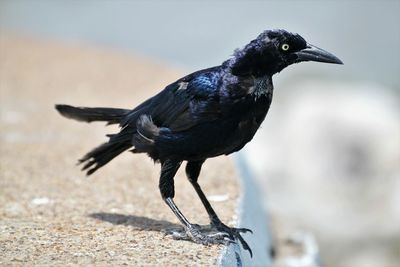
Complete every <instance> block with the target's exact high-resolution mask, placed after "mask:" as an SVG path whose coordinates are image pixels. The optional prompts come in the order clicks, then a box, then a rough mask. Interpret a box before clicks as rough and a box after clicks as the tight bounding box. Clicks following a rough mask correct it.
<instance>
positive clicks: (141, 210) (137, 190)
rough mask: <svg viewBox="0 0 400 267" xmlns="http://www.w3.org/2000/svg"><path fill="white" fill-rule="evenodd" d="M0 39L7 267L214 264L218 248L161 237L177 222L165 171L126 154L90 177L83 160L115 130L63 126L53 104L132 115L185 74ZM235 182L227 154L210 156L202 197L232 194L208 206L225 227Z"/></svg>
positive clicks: (197, 213)
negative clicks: (162, 181)
mask: <svg viewBox="0 0 400 267" xmlns="http://www.w3.org/2000/svg"><path fill="white" fill-rule="evenodd" d="M0 41H1V44H0V83H1V84H0V94H1V95H0V128H1V132H0V265H26V266H27V265H30V266H31V265H65V264H68V265H69V264H72V265H74V264H79V265H86V264H101V265H102V264H104V265H123V264H127V265H133V266H155V265H158V266H160V265H175V266H183V265H203V266H209V265H213V264H215V262H216V260H217V257H218V254H219V252H220V249H221V246H219V247H218V246H212V247H205V246H202V245H197V244H194V243H191V242H186V241H175V240H172V238H171V237H169V236H164V234H163V233H162V231H163V230H164V229H167V228H169V227H176V226H178V221H177V219H176V218H175V217H174V215H173V214H172V212H171V211H170V210H169V209H168V208H167V207H166V205H165V204H164V203H163V201H162V199H161V197H160V194H159V192H158V174H159V165H154V164H153V162H152V161H151V160H150V159H148V158H147V157H146V156H144V155H133V154H130V153H125V154H124V155H122V156H120V157H119V158H117V159H115V160H114V161H112V162H111V163H110V164H109V165H107V166H106V167H104V168H103V169H101V170H100V171H98V173H96V174H95V175H93V176H91V177H88V178H87V177H85V175H84V174H83V173H82V172H80V170H79V168H78V167H77V166H75V163H76V161H77V159H78V158H79V157H81V156H82V155H83V154H84V153H86V152H87V151H88V150H89V149H91V148H93V147H94V146H96V145H98V144H99V143H101V142H103V141H105V140H106V139H105V137H104V134H106V133H112V132H114V131H115V130H116V128H113V127H107V128H105V127H104V125H102V124H101V123H100V124H93V123H92V124H89V125H88V124H84V123H78V122H75V121H71V120H67V119H64V118H62V117H61V116H59V115H58V114H57V113H56V112H55V110H54V108H53V106H54V104H55V103H67V104H75V105H87V106H114V107H134V106H135V105H136V104H139V103H140V102H141V101H143V100H145V99H146V98H147V97H149V96H151V95H152V94H154V93H155V92H157V91H159V90H161V89H162V88H163V87H164V86H165V85H166V84H167V83H169V82H172V81H174V80H175V79H177V78H179V75H180V73H178V72H177V71H173V70H170V69H168V68H166V67H164V66H161V65H157V64H153V63H149V62H148V61H146V60H145V59H141V58H136V57H131V56H126V55H121V54H114V53H111V52H108V51H103V50H97V49H90V48H83V47H77V46H63V45H59V44H57V43H52V42H43V41H32V40H29V39H21V38H16V37H12V36H11V35H5V34H3V35H2V36H1V39H0ZM181 169H183V168H181ZM236 178H237V177H236V174H235V172H234V167H233V163H232V160H231V159H229V158H227V157H221V158H218V159H212V160H209V161H208V162H207V164H206V165H205V168H204V169H203V172H202V175H201V177H200V183H201V184H202V185H203V188H204V190H205V192H206V194H207V195H209V196H210V195H224V197H225V198H227V200H224V201H219V202H213V203H212V204H213V206H214V207H215V209H216V210H217V212H218V213H219V214H220V217H221V219H222V220H224V221H225V222H228V223H232V220H233V218H234V213H235V212H234V211H235V206H236V204H237V197H238V182H237V179H236ZM175 181H176V182H175V184H176V188H177V190H176V191H177V196H176V202H177V204H178V205H179V207H180V208H181V210H182V211H183V212H184V213H185V214H186V216H187V217H188V218H189V219H190V220H191V221H193V222H196V223H200V224H206V223H208V220H207V216H206V213H205V210H204V209H203V207H202V205H201V203H200V201H199V200H198V198H197V196H196V195H195V192H194V190H193V189H192V188H191V186H190V184H189V183H188V182H187V180H186V178H185V176H184V172H183V171H182V170H180V172H179V174H178V176H177V177H176V179H175ZM224 197H223V198H224ZM223 198H222V199H223Z"/></svg>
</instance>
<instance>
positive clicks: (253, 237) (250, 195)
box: [217, 153, 272, 267]
mask: <svg viewBox="0 0 400 267" xmlns="http://www.w3.org/2000/svg"><path fill="white" fill-rule="evenodd" d="M234 159H235V163H236V168H237V170H238V172H239V177H240V188H241V192H240V198H239V208H238V210H237V215H238V225H237V227H245V228H249V229H251V230H252V231H253V234H251V233H247V234H245V235H243V237H244V239H245V240H246V241H247V243H248V244H249V246H250V247H251V249H252V251H253V257H252V258H251V257H250V254H249V253H248V251H246V250H243V248H242V247H241V245H240V244H230V245H228V246H225V247H224V248H223V249H222V251H221V253H220V255H219V258H218V262H217V266H218V267H228V266H229V267H231V266H265V267H270V266H272V259H271V253H270V251H271V246H272V244H271V243H272V238H271V233H270V232H269V223H268V218H267V215H266V214H265V209H264V207H263V205H262V203H263V199H262V197H261V193H260V190H259V189H258V186H257V184H256V183H255V181H254V178H253V175H252V173H251V171H250V169H249V166H248V164H247V162H246V159H245V157H244V156H243V154H242V153H237V154H236V155H235V156H234Z"/></svg>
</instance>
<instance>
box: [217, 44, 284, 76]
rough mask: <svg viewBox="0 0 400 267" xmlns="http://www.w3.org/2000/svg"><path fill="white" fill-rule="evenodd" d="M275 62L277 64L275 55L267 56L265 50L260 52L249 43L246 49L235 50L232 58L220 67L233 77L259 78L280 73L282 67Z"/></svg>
mask: <svg viewBox="0 0 400 267" xmlns="http://www.w3.org/2000/svg"><path fill="white" fill-rule="evenodd" d="M271 51H273V50H271ZM277 62H279V60H277V55H275V54H273V53H272V52H270V53H269V54H268V50H267V49H264V50H262V51H260V49H259V48H258V47H257V46H255V45H252V43H250V44H249V45H247V46H246V47H244V48H242V49H238V50H236V51H235V53H234V55H233V57H232V58H230V59H228V60H227V61H225V62H224V63H223V64H222V65H223V66H224V67H225V68H227V69H229V71H230V72H231V73H232V74H233V75H235V76H239V77H246V76H253V77H256V78H261V77H265V76H272V75H274V74H275V73H277V72H279V71H281V70H282V68H283V66H280V65H279V64H278V63H277Z"/></svg>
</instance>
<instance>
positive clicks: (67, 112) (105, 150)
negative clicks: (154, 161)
mask: <svg viewBox="0 0 400 267" xmlns="http://www.w3.org/2000/svg"><path fill="white" fill-rule="evenodd" d="M56 109H57V110H58V112H60V114H61V115H63V116H64V117H67V118H70V119H74V120H78V121H85V122H92V121H105V122H107V123H108V124H115V123H120V122H121V120H122V119H123V118H124V117H125V116H126V115H127V114H128V113H129V111H130V110H128V109H118V108H86V107H73V106H68V105H56ZM109 137H110V140H109V141H108V142H107V143H104V144H102V145H100V146H98V147H96V148H94V149H93V150H91V151H89V153H87V154H86V155H85V156H84V157H83V158H82V159H80V160H79V163H82V164H84V165H83V168H82V170H86V171H87V172H86V173H87V175H91V174H92V173H94V172H95V171H97V170H98V169H99V168H101V167H102V166H104V165H106V164H107V163H108V162H109V161H111V160H112V159H113V158H115V157H116V156H118V155H119V154H121V153H122V152H124V151H125V150H128V149H129V148H130V147H132V141H131V140H132V130H131V129H129V128H125V129H123V130H122V131H121V132H119V133H118V134H113V135H109Z"/></svg>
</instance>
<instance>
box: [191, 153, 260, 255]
mask: <svg viewBox="0 0 400 267" xmlns="http://www.w3.org/2000/svg"><path fill="white" fill-rule="evenodd" d="M203 163H204V161H189V162H188V163H187V165H186V175H187V177H188V179H189V181H190V183H191V184H192V185H193V187H194V189H195V190H196V192H197V195H198V196H199V197H200V200H201V202H202V203H203V205H204V208H205V209H206V211H207V213H208V216H209V218H210V222H211V225H212V226H214V227H215V228H216V229H217V230H218V231H221V232H225V233H228V234H229V236H230V238H231V239H233V240H234V239H235V238H237V239H239V241H240V243H241V244H242V246H243V248H244V249H246V250H248V251H249V253H250V255H252V251H251V249H250V247H249V245H248V244H247V242H246V241H245V240H244V239H243V237H242V236H241V235H240V233H246V232H251V233H253V232H252V231H251V230H250V229H247V228H233V227H229V226H227V225H225V224H224V223H223V222H221V220H220V219H219V218H218V216H217V214H216V212H215V211H214V209H213V208H212V206H211V204H210V202H209V201H208V199H207V197H206V196H205V195H204V192H203V190H202V189H201V187H200V185H199V183H198V182H197V180H198V178H199V175H200V170H201V166H202V165H203Z"/></svg>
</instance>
